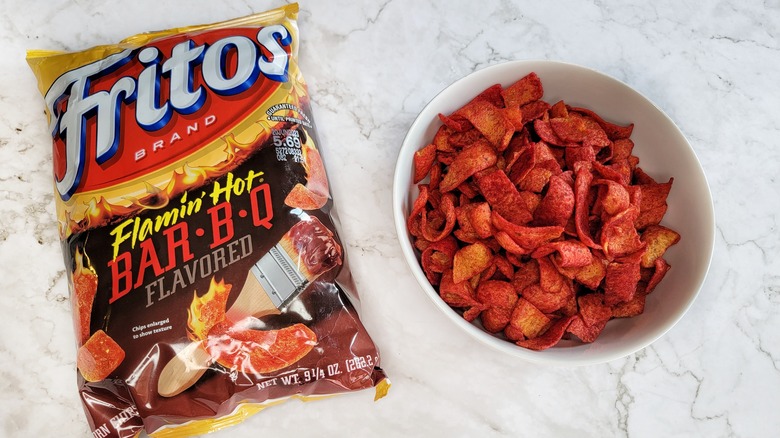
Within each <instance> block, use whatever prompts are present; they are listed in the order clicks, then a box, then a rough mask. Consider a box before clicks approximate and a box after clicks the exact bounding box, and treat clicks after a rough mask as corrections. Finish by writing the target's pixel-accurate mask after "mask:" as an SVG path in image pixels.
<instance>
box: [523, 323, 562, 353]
mask: <svg viewBox="0 0 780 438" xmlns="http://www.w3.org/2000/svg"><path fill="white" fill-rule="evenodd" d="M574 318H575V316H568V317H564V318H561V319H559V320H557V321H555V322H554V323H553V324H552V325H551V326H550V328H548V329H547V331H546V332H544V334H542V335H541V336H538V337H536V338H533V339H526V340H524V341H517V345H519V346H521V347H523V348H528V349H531V350H537V351H538V350H546V349H548V348H550V347H552V346H553V345H555V344H557V343H558V341H560V340H561V338H562V337H563V334H564V333H565V332H566V329H567V328H569V324H571V322H572V320H573V319H574Z"/></svg>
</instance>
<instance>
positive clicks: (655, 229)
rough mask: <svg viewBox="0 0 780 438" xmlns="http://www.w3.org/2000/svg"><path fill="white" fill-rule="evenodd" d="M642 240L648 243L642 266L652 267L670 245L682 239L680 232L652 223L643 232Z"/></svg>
mask: <svg viewBox="0 0 780 438" xmlns="http://www.w3.org/2000/svg"><path fill="white" fill-rule="evenodd" d="M642 241H643V242H645V243H646V244H647V249H646V250H645V252H644V255H643V256H642V262H641V263H642V267H643V268H650V267H652V266H654V265H655V261H656V260H657V259H659V258H660V257H663V255H664V253H665V252H666V250H667V249H669V247H670V246H672V245H674V244H676V243H677V242H679V241H680V234H679V233H677V232H676V231H674V230H670V229H669V228H666V227H664V226H661V225H651V226H649V227H647V229H646V230H645V231H644V232H643V233H642Z"/></svg>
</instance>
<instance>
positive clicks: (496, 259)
mask: <svg viewBox="0 0 780 438" xmlns="http://www.w3.org/2000/svg"><path fill="white" fill-rule="evenodd" d="M493 265H494V266H495V267H496V269H497V270H498V272H499V273H500V274H501V275H502V276H503V277H504V279H506V280H512V278H513V277H514V275H515V267H514V265H512V264H511V263H509V261H508V260H507V259H506V257H504V256H502V255H498V254H497V255H495V256H493ZM513 286H514V284H513Z"/></svg>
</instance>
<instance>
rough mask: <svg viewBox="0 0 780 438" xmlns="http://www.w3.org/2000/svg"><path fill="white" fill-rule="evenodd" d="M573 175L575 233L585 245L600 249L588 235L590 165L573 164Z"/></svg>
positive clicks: (591, 179)
mask: <svg viewBox="0 0 780 438" xmlns="http://www.w3.org/2000/svg"><path fill="white" fill-rule="evenodd" d="M574 175H575V178H574V221H575V222H574V223H575V225H576V228H577V235H578V236H579V238H580V241H581V242H582V243H584V244H585V245H587V246H589V247H591V248H594V249H601V246H600V245H598V244H596V242H594V241H593V238H592V237H591V235H590V225H589V224H588V216H589V211H588V205H589V203H588V191H589V190H590V183H591V181H593V175H591V173H590V165H589V164H583V163H577V164H575V166H574Z"/></svg>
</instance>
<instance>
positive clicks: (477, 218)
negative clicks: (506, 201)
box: [468, 202, 493, 239]
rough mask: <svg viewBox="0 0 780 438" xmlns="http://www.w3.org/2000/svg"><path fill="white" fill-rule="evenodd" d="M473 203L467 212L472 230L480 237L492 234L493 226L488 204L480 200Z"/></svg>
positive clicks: (484, 237) (485, 237)
mask: <svg viewBox="0 0 780 438" xmlns="http://www.w3.org/2000/svg"><path fill="white" fill-rule="evenodd" d="M470 205H474V207H472V208H471V209H470V210H469V212H468V217H469V220H470V221H471V226H472V227H474V232H476V233H477V235H478V236H479V237H480V238H482V239H487V238H489V237H491V236H492V235H493V227H492V221H491V215H490V205H489V204H488V203H487V202H480V203H478V204H470Z"/></svg>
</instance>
